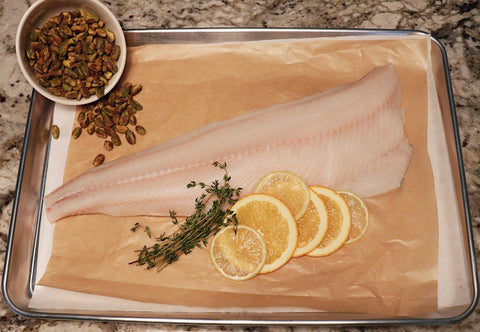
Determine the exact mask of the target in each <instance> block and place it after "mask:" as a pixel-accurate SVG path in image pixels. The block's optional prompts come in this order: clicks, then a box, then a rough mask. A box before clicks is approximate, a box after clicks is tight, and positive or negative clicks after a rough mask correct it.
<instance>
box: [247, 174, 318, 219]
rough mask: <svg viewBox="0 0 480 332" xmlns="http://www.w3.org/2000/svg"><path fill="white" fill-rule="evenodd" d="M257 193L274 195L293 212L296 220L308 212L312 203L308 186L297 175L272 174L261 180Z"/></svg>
mask: <svg viewBox="0 0 480 332" xmlns="http://www.w3.org/2000/svg"><path fill="white" fill-rule="evenodd" d="M255 193H261V194H268V195H272V196H274V197H276V198H278V199H279V200H281V201H282V202H283V203H285V205H286V206H288V208H289V209H290V210H291V211H292V214H293V216H294V218H295V219H299V218H300V217H301V216H302V215H303V214H304V213H305V211H306V210H307V207H308V203H309V202H310V193H309V191H308V186H307V185H306V184H305V182H304V181H303V180H302V179H301V178H300V177H299V176H297V175H295V174H293V173H290V172H285V171H278V172H271V173H268V174H267V175H265V176H264V177H262V178H261V179H260V181H259V182H258V183H257V185H256V187H255Z"/></svg>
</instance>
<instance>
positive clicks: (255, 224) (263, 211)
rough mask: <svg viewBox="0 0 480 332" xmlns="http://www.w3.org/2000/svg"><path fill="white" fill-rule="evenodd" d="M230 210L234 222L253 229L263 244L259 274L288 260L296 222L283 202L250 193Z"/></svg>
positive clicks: (293, 240) (293, 241) (274, 268)
mask: <svg viewBox="0 0 480 332" xmlns="http://www.w3.org/2000/svg"><path fill="white" fill-rule="evenodd" d="M231 210H232V211H233V212H235V214H236V218H237V220H238V225H242V226H248V227H251V228H253V229H255V230H257V231H258V232H259V233H260V234H261V235H262V237H263V239H264V241H265V243H266V245H267V260H266V262H265V265H264V266H263V268H262V269H261V271H260V273H267V272H272V271H275V270H277V269H278V268H280V267H281V266H283V265H284V264H285V263H287V262H288V260H289V259H290V258H291V257H292V255H293V252H294V251H295V248H296V246H297V224H296V222H295V219H294V218H293V215H292V213H291V212H290V209H289V208H288V207H287V206H286V205H285V204H284V203H282V202H281V201H280V200H279V199H277V198H275V197H273V196H270V195H265V194H250V195H247V196H245V197H243V198H241V199H239V200H238V201H237V202H236V203H235V204H234V205H233V206H232V207H231Z"/></svg>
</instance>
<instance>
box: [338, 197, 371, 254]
mask: <svg viewBox="0 0 480 332" xmlns="http://www.w3.org/2000/svg"><path fill="white" fill-rule="evenodd" d="M337 192H338V193H339V194H340V195H341V196H342V197H343V199H344V200H345V202H347V205H348V207H349V209H350V215H351V216H352V228H351V229H350V234H349V235H348V237H347V241H345V244H350V243H354V242H357V241H358V240H359V239H360V238H362V237H363V235H365V232H366V231H367V228H368V209H367V206H366V205H365V202H363V201H362V199H361V198H360V197H358V196H357V195H356V194H354V193H352V192H350V191H346V190H338V191H337Z"/></svg>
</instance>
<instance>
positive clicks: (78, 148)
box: [39, 38, 438, 316]
mask: <svg viewBox="0 0 480 332" xmlns="http://www.w3.org/2000/svg"><path fill="white" fill-rule="evenodd" d="M428 42H429V40H428V38H411V39H391V40H352V39H350V40H341V39H340V40H339V39H335V40H331V39H312V40H296V41H270V42H250V43H241V44H210V45H150V46H143V47H138V48H130V49H129V53H128V64H127V70H126V73H125V74H124V77H123V79H122V80H123V81H130V82H133V83H141V84H142V85H143V91H142V92H141V93H140V94H139V95H138V96H137V97H136V99H137V100H138V101H139V102H140V103H141V104H142V105H143V106H144V110H143V111H141V112H139V113H138V121H139V123H141V124H142V125H144V126H145V128H146V130H147V132H148V134H147V135H146V136H139V137H137V138H138V139H137V144H136V145H135V146H130V145H128V144H125V143H124V144H123V145H122V146H121V147H120V148H115V149H114V150H113V151H112V152H110V153H108V154H107V160H111V159H114V158H118V157H120V156H123V155H127V154H130V153H132V152H134V151H137V150H139V149H143V148H147V147H150V146H153V145H156V144H160V143H162V142H165V141H167V140H169V139H171V138H173V137H175V136H178V135H181V134H184V133H186V132H188V131H190V130H193V129H195V128H197V127H200V126H202V125H204V124H207V123H209V122H212V121H218V120H223V119H227V118H230V117H233V116H236V115H238V114H241V113H244V112H248V111H250V110H253V109H257V108H262V107H266V106H269V105H272V104H275V103H281V102H286V101H290V100H294V99H297V98H301V97H304V96H308V95H311V94H314V93H316V92H319V91H322V90H325V89H328V88H331V87H335V86H338V85H341V84H345V83H348V82H352V81H355V80H357V79H359V78H360V77H362V76H363V75H365V74H366V73H367V72H369V71H370V70H372V69H373V68H374V67H375V66H379V65H384V64H386V63H393V64H394V65H395V66H396V69H397V71H398V74H399V76H400V81H401V85H402V105H403V107H404V109H405V113H406V131H407V135H408V137H409V140H410V142H411V144H412V145H413V154H412V158H411V161H410V165H409V167H408V170H407V173H406V175H405V178H404V180H403V183H402V186H401V187H400V188H399V189H397V190H394V191H392V192H390V193H387V194H384V195H381V196H378V197H374V198H368V199H366V203H367V205H368V208H369V211H370V227H369V229H368V231H367V233H366V235H365V236H364V237H363V238H362V239H361V240H360V241H358V242H357V243H355V244H351V245H346V246H343V247H342V248H341V249H340V250H339V251H337V252H336V253H334V254H332V255H330V256H327V257H323V258H309V257H302V258H295V259H292V260H290V261H289V262H288V263H287V264H286V265H285V266H283V267H282V268H281V269H279V270H277V271H275V272H272V273H269V274H265V275H259V276H257V277H255V278H253V279H251V280H248V281H244V282H234V281H230V280H227V279H225V278H223V277H221V276H220V275H219V274H218V273H217V272H216V271H215V269H214V267H213V265H212V263H211V261H210V256H209V253H208V250H204V249H196V250H194V252H193V253H192V254H190V255H188V256H183V257H181V259H180V260H179V261H178V262H176V263H174V264H172V265H170V266H168V267H167V268H165V269H164V270H163V271H162V272H161V273H157V272H156V271H155V270H145V269H144V268H143V267H138V266H135V265H129V264H128V262H130V261H133V260H135V259H136V254H135V252H134V250H136V249H139V248H141V247H142V246H143V245H144V244H148V243H149V240H148V238H147V236H146V235H145V234H144V233H143V232H136V233H132V232H130V228H131V227H132V226H133V224H134V223H135V222H137V221H138V222H141V223H142V224H145V225H149V226H150V227H151V228H152V230H153V232H154V233H157V234H159V233H161V232H162V231H164V230H165V229H171V228H172V226H171V225H170V223H168V222H167V221H166V220H167V219H162V218H153V217H134V218H132V217H122V218H118V217H109V216H104V215H90V216H76V217H71V218H67V219H63V220H60V221H59V222H57V223H56V225H55V233H54V241H53V249H52V255H51V258H50V261H49V263H48V266H47V269H46V272H45V274H44V275H43V277H42V279H41V280H40V282H39V283H40V284H41V285H45V286H52V287H57V288H64V289H69V290H74V291H79V292H85V293H92V294H100V295H107V296H114V297H120V298H126V299H131V300H138V301H145V302H156V303H163V304H178V305H186V306H200V307H210V308H219V309H218V310H219V311H222V310H227V309H225V308H228V307H243V308H251V309H252V310H254V309H255V308H258V307H273V306H283V307H285V306H287V307H288V306H291V307H301V308H310V309H318V310H325V311H332V312H364V313H373V314H380V315H398V316H408V315H417V314H422V313H426V312H432V311H436V309H437V273H438V272H437V259H438V224H437V209H436V200H435V191H434V183H433V176H432V170H431V166H430V160H429V156H428V152H427V106H428V101H427V75H426V74H427V63H428V61H429V60H428V59H429V56H428V52H429V49H428ZM325 120H326V121H328V119H325ZM100 152H103V147H102V142H101V141H99V140H98V139H97V138H95V137H93V136H88V135H83V136H82V137H81V138H80V139H78V140H72V141H71V143H70V146H69V152H68V158H67V163H66V170H65V178H64V180H65V181H66V180H68V179H70V178H72V177H73V176H75V175H78V174H80V173H81V172H83V171H85V170H86V169H88V168H89V167H91V160H92V159H93V157H94V156H95V155H96V154H97V153H100ZM292 157H294V156H292ZM192 180H201V179H192Z"/></svg>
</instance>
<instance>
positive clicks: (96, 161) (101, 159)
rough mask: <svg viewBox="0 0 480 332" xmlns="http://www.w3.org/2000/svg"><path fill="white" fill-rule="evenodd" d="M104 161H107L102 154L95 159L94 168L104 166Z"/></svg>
mask: <svg viewBox="0 0 480 332" xmlns="http://www.w3.org/2000/svg"><path fill="white" fill-rule="evenodd" d="M104 161H105V155H103V154H101V153H100V154H98V155H97V156H96V157H95V159H93V162H92V164H93V166H95V167H97V166H100V165H101V164H103V162H104Z"/></svg>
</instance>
